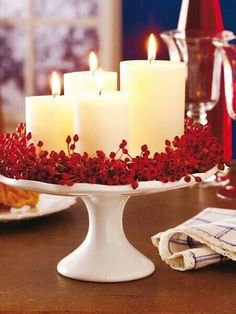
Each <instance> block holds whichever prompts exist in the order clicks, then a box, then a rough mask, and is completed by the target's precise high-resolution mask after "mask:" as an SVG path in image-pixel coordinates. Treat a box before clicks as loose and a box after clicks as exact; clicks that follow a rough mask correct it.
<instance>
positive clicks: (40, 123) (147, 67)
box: [26, 36, 186, 157]
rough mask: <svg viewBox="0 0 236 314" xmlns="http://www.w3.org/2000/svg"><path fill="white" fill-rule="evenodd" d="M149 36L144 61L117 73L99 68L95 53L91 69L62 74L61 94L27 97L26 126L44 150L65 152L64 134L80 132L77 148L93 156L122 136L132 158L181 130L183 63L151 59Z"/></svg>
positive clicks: (152, 47)
mask: <svg viewBox="0 0 236 314" xmlns="http://www.w3.org/2000/svg"><path fill="white" fill-rule="evenodd" d="M155 54H156V42H155V39H154V37H153V36H151V37H150V42H149V52H148V60H134V61H123V62H121V64H120V79H121V81H120V86H121V91H117V73H115V72H101V71H100V70H99V67H98V65H97V60H96V58H95V56H94V54H91V55H90V71H83V72H73V73H66V74H64V94H65V96H59V94H60V93H57V92H56V93H55V92H53V95H52V96H34V97H27V98H26V129H27V132H31V133H32V139H33V142H37V141H39V140H42V141H43V142H44V149H47V150H49V151H51V150H54V151H60V150H62V149H63V150H65V151H66V142H65V139H66V137H67V135H74V134H79V137H80V141H79V144H78V147H77V151H78V152H80V153H83V152H85V151H86V152H87V153H88V154H89V155H91V156H94V155H95V154H96V151H97V150H103V151H104V152H105V153H106V154H109V153H110V152H111V151H116V150H117V149H118V147H119V144H120V143H121V141H122V140H123V139H125V140H127V142H128V149H129V152H130V154H131V155H132V156H134V157H135V156H136V155H139V154H140V152H141V149H140V148H141V145H143V144H147V145H148V147H149V150H150V151H151V153H152V154H153V153H155V152H161V151H163V150H164V146H165V140H166V139H173V138H174V136H175V135H182V134H183V131H184V100H185V99H184V96H185V76H186V66H185V64H184V63H182V62H171V61H155Z"/></svg>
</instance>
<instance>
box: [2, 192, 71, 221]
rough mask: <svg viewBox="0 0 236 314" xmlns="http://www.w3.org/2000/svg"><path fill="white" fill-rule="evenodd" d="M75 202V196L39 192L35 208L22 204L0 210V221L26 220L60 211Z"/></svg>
mask: <svg viewBox="0 0 236 314" xmlns="http://www.w3.org/2000/svg"><path fill="white" fill-rule="evenodd" d="M75 203H76V198H75V197H70V196H67V197H65V196H55V195H47V194H40V195H39V201H38V204H37V206H36V208H30V207H29V206H23V207H21V208H11V209H10V211H8V212H0V222H9V221H17V220H26V219H32V218H37V217H42V216H46V215H50V214H53V213H57V212H60V211H62V210H64V209H67V208H68V207H70V206H72V205H74V204H75Z"/></svg>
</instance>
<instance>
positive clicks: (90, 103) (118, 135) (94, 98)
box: [74, 72, 128, 156]
mask: <svg viewBox="0 0 236 314" xmlns="http://www.w3.org/2000/svg"><path fill="white" fill-rule="evenodd" d="M97 74H98V75H97V78H98V79H100V80H99V86H98V88H99V90H98V91H96V92H93V91H91V92H80V93H78V94H77V95H76V96H75V102H74V122H75V130H74V131H75V132H74V133H76V134H79V137H80V140H79V143H78V145H77V147H78V151H79V152H80V153H83V152H85V151H86V152H87V153H88V154H89V155H91V156H94V155H95V154H96V151H97V150H102V151H104V152H105V153H106V154H109V153H110V152H111V151H117V149H118V148H119V144H120V143H121V141H122V140H123V139H125V140H127V138H128V96H127V94H126V93H123V92H119V91H103V90H102V85H103V83H102V80H103V78H102V74H100V73H99V72H98V73H97Z"/></svg>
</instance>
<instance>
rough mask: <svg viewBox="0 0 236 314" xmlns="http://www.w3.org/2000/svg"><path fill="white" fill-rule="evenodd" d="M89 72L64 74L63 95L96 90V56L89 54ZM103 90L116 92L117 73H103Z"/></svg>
mask: <svg viewBox="0 0 236 314" xmlns="http://www.w3.org/2000/svg"><path fill="white" fill-rule="evenodd" d="M89 63H90V71H81V72H71V73H65V74H64V95H65V96H72V95H75V94H77V93H78V92H80V91H95V90H97V82H96V71H97V69H98V64H97V59H96V55H95V54H94V53H93V52H92V53H91V54H90V60H89ZM103 75H104V90H117V73H116V72H109V71H103Z"/></svg>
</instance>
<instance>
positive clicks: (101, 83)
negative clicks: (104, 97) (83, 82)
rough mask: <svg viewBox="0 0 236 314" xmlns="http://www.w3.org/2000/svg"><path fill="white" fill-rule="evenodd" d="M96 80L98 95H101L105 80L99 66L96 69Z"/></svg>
mask: <svg viewBox="0 0 236 314" xmlns="http://www.w3.org/2000/svg"><path fill="white" fill-rule="evenodd" d="M96 80H97V87H98V91H99V95H101V93H102V90H103V89H104V85H105V81H104V74H103V71H102V69H101V68H99V69H98V70H97V71H96Z"/></svg>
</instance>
